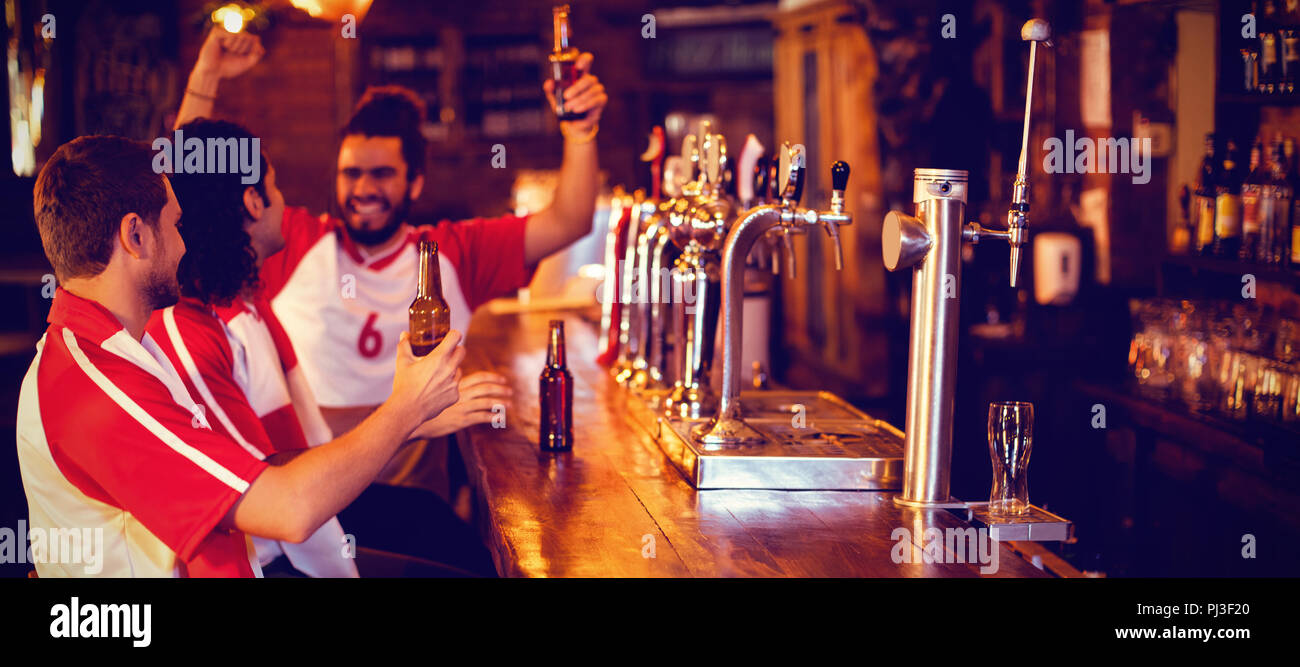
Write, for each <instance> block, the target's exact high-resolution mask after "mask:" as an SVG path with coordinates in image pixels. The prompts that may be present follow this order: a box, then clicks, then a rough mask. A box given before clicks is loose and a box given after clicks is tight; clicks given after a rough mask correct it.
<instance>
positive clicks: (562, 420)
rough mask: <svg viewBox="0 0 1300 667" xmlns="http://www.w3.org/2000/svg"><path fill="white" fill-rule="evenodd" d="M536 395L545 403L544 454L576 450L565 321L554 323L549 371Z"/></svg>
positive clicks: (541, 430)
mask: <svg viewBox="0 0 1300 667" xmlns="http://www.w3.org/2000/svg"><path fill="white" fill-rule="evenodd" d="M537 394H538V396H540V397H541V402H542V415H541V420H540V426H539V428H538V434H539V436H540V437H539V438H538V439H539V441H540V444H541V447H542V451H544V452H563V451H568V450H570V449H573V375H572V374H571V373H569V369H568V367H567V366H566V365H565V363H564V322H563V321H561V320H551V334H550V340H549V342H548V344H547V346H546V368H543V369H542V377H541V380H540V382H539V387H538V392H537Z"/></svg>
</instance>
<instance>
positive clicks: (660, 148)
mask: <svg viewBox="0 0 1300 667" xmlns="http://www.w3.org/2000/svg"><path fill="white" fill-rule="evenodd" d="M665 148H666V144H665V139H664V128H663V127H662V126H660V125H656V126H654V127H653V128H651V130H650V145H649V147H647V148H646V149H645V152H644V153H642V154H641V161H642V162H649V163H650V198H651V199H654V200H655V201H659V200H660V199H661V195H662V194H663V190H662V188H663V180H664V156H665V155H664V154H665V153H667V150H665Z"/></svg>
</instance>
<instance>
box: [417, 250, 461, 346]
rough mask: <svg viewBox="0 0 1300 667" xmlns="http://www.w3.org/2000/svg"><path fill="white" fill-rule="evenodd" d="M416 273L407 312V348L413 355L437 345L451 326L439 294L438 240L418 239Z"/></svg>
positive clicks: (446, 308)
mask: <svg viewBox="0 0 1300 667" xmlns="http://www.w3.org/2000/svg"><path fill="white" fill-rule="evenodd" d="M419 253H420V259H419V263H420V266H419V274H418V277H417V279H416V287H415V301H412V302H411V307H410V308H409V309H408V310H407V314H409V315H410V318H411V352H414V353H415V356H417V357H423V356H424V355H426V354H428V353H430V352H432V351H433V348H435V347H438V344H439V343H441V342H442V339H443V338H444V337H446V335H447V332H448V331H450V330H451V308H450V307H449V306H448V305H447V300H446V299H444V298H443V297H442V270H441V269H440V268H439V267H438V244H437V243H434V242H433V241H420V243H419Z"/></svg>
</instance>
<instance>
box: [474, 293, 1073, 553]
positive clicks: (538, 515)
mask: <svg viewBox="0 0 1300 667" xmlns="http://www.w3.org/2000/svg"><path fill="white" fill-rule="evenodd" d="M552 319H563V320H565V336H566V339H567V351H568V366H569V370H570V371H571V372H572V373H573V378H574V407H573V419H574V439H575V445H574V448H573V451H572V452H567V453H563V454H549V453H542V452H541V451H540V450H539V449H538V446H537V433H538V414H539V409H538V398H537V391H538V374H539V373H540V372H541V369H542V366H543V364H544V361H545V356H546V348H545V343H546V337H547V323H548V322H549V321H550V320H552ZM597 337H598V336H597V332H596V331H595V328H594V327H593V326H591V325H590V324H589V323H588V322H587V321H585V320H583V319H582V318H580V317H579V316H578V315H577V313H576V311H550V312H532V313H524V314H494V313H492V312H489V309H488V308H484V309H482V310H481V311H480V312H479V314H477V315H476V316H475V317H474V320H473V322H472V324H471V326H470V331H469V335H468V341H467V349H468V356H467V358H466V362H465V371H466V373H469V372H473V371H478V370H492V371H495V372H498V373H501V374H502V375H505V376H506V377H508V378H510V381H511V383H512V384H513V387H514V391H515V395H514V400H513V402H512V404H511V405H510V406H509V407H508V408H507V410H506V428H492V427H490V426H487V425H482V426H476V427H474V428H472V429H470V430H469V431H468V432H467V434H462V437H460V439H459V440H460V446H461V451H462V454H463V456H464V457H465V461H466V465H467V466H468V468H469V476H470V484H471V485H472V486H473V487H474V493H475V498H476V512H475V514H476V516H477V521H478V522H479V528H480V530H481V532H482V535H483V537H484V539H485V542H486V543H487V545H488V548H489V549H490V550H491V552H492V555H493V559H494V560H495V562H496V567H497V571H498V573H500V574H501V575H502V576H512V577H513V576H525V577H976V576H982V575H981V574H980V565H979V564H978V563H969V562H968V563H931V564H927V563H925V562H923V559H922V552H921V547H922V546H923V544H924V543H923V541H922V540H923V537H924V533H925V530H926V529H927V528H930V527H936V528H939V529H940V530H942V529H944V528H948V527H965V526H966V524H965V523H964V522H962V521H961V520H960V519H958V518H957V517H955V516H954V515H952V514H950V513H948V512H945V511H918V510H904V509H901V508H899V507H897V506H895V505H894V503H893V502H892V500H891V498H892V496H893V495H894V494H893V493H888V492H861V491H764V490H727V489H720V490H706V491H696V490H695V489H694V488H693V487H692V486H691V485H690V484H688V483H687V482H686V480H685V479H684V478H683V477H682V475H681V474H680V473H679V472H678V471H677V469H676V468H674V467H673V465H672V463H670V462H669V461H668V459H666V458H665V457H664V456H663V455H662V454H661V453H660V452H659V449H658V448H657V446H656V445H655V444H654V443H653V442H651V441H650V440H649V436H648V435H646V434H645V433H644V432H643V431H642V430H641V429H639V428H638V427H637V426H636V425H634V424H632V423H631V422H629V421H627V419H626V416H625V411H626V408H625V407H624V401H625V394H624V390H623V388H621V387H620V386H618V384H617V383H616V382H614V381H613V379H612V378H611V377H610V376H609V373H608V372H607V371H606V370H605V369H603V368H601V367H600V366H598V365H597V364H596V363H595V361H594V359H595V356H596V352H597V348H598V345H597ZM900 527H901V528H906V529H907V530H908V531H909V534H910V536H911V542H912V545H913V546H912V547H910V554H909V555H910V560H911V562H910V563H895V562H894V560H893V559H892V558H891V550H893V551H895V552H899V551H900V550H898V549H895V545H896V544H898V541H896V540H894V539H892V538H891V535H892V534H893V532H894V530H895V529H896V528H900ZM998 549H999V553H998V558H997V563H998V569H997V571H996V573H994V574H992V575H989V576H999V577H1045V576H1050V575H1049V574H1047V573H1046V572H1044V571H1042V570H1039V569H1038V568H1036V567H1034V566H1033V565H1031V564H1030V563H1029V562H1027V561H1026V560H1025V558H1024V557H1022V556H1021V555H1019V554H1018V553H1017V552H1016V550H1013V549H1012V548H1011V547H1010V546H1008V544H1001V545H999V546H998ZM968 559H969V560H974V556H973V555H972V556H971V557H969V558H968ZM945 560H948V561H952V560H953V559H952V558H948V559H945Z"/></svg>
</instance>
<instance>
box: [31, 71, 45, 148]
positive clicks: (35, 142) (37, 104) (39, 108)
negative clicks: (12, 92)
mask: <svg viewBox="0 0 1300 667" xmlns="http://www.w3.org/2000/svg"><path fill="white" fill-rule="evenodd" d="M28 118H29V119H30V121H29V123H30V127H29V129H28V131H29V132H30V134H31V135H32V147H33V148H35V147H37V146H40V145H41V122H42V120H43V119H44V118H45V68H40V69H38V70H36V78H35V79H34V80H33V81H32V100H31V113H30V114H29V115H28Z"/></svg>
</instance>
